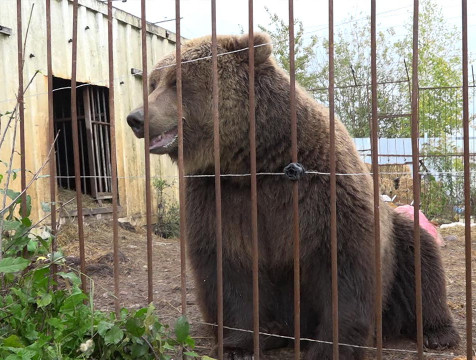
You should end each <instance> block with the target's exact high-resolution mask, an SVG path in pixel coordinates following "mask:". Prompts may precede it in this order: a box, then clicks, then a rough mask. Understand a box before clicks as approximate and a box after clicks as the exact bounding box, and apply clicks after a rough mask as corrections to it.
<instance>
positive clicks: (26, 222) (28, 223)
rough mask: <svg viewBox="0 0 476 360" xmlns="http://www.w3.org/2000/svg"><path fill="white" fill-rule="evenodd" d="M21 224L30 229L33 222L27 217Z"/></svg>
mask: <svg viewBox="0 0 476 360" xmlns="http://www.w3.org/2000/svg"><path fill="white" fill-rule="evenodd" d="M21 223H22V224H23V226H25V227H30V226H31V220H30V219H29V218H27V217H24V218H23V219H21Z"/></svg>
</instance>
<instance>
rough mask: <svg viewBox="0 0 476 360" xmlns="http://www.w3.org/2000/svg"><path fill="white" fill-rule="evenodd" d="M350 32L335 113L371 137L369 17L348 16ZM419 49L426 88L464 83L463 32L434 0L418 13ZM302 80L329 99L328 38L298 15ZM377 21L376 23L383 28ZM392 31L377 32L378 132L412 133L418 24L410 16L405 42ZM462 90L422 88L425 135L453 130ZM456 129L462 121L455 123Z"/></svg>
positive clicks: (280, 55) (281, 45)
mask: <svg viewBox="0 0 476 360" xmlns="http://www.w3.org/2000/svg"><path fill="white" fill-rule="evenodd" d="M266 10H267V12H268V14H269V16H270V24H269V28H268V29H267V28H265V27H263V26H261V27H260V29H261V30H263V31H266V32H268V33H269V34H270V35H271V37H272V39H273V43H274V44H275V48H274V53H275V57H276V59H277V61H278V63H279V64H280V65H281V66H282V67H283V68H284V69H286V70H288V71H289V51H288V45H287V44H288V36H289V35H288V31H289V27H288V26H287V23H286V22H284V21H283V20H282V19H280V18H279V17H278V16H277V15H276V14H272V13H271V12H270V11H269V9H266ZM349 22H350V23H352V26H351V27H349V30H347V31H344V30H340V31H338V32H336V34H335V42H334V49H335V50H334V51H335V56H334V58H335V85H336V90H335V107H336V113H337V115H338V116H339V117H340V119H341V120H342V121H343V122H344V124H345V125H346V126H347V128H348V129H349V131H350V133H351V135H352V136H353V137H369V136H370V120H371V87H370V83H371V67H370V64H371V61H370V60H371V59H370V19H369V18H367V19H366V20H365V21H359V20H357V19H355V18H354V17H352V16H351V17H350V19H349V20H347V21H346V23H349ZM419 22H420V50H419V78H420V86H421V87H430V86H431V87H448V86H460V85H461V81H460V78H461V76H460V74H461V66H460V64H461V61H460V60H461V59H460V55H459V53H458V52H455V51H457V49H455V44H458V43H459V40H460V37H459V34H458V32H457V31H456V29H455V28H454V27H453V28H451V27H448V26H447V25H446V21H445V18H444V16H443V14H442V11H441V8H439V6H438V5H436V4H435V3H434V1H433V0H422V2H421V11H420V15H419ZM296 25H297V26H298V31H297V36H296V79H297V81H298V82H299V83H300V84H301V85H302V86H303V87H304V88H306V89H307V90H308V91H310V92H311V93H313V95H314V97H315V98H316V99H317V100H319V101H321V102H323V103H324V104H328V91H327V87H328V76H329V75H328V74H329V67H328V61H327V57H326V56H324V57H323V58H322V59H319V58H318V56H317V54H324V55H328V48H329V43H328V40H327V39H325V38H323V39H320V41H318V38H317V36H311V37H310V39H309V40H308V41H306V39H305V38H304V35H305V31H304V27H303V24H302V22H300V21H299V20H296ZM378 27H379V26H377V28H378ZM395 34H396V32H395V30H394V29H393V28H389V29H387V30H385V31H380V32H378V34H377V82H378V83H379V85H378V112H379V137H387V138H394V137H410V130H411V126H410V116H409V115H408V114H409V113H410V112H411V110H410V109H411V88H410V85H411V79H410V77H411V74H412V72H411V70H412V69H411V62H412V41H413V37H412V36H413V29H412V18H411V17H409V18H408V20H407V23H406V24H405V26H404V34H403V35H404V36H403V39H402V40H399V41H395V40H393V41H392V39H394V38H395V36H394V35H395ZM461 111H462V108H461V91H460V89H457V88H455V89H435V90H429V89H428V90H423V89H422V90H421V91H420V132H421V133H422V134H426V135H427V136H430V137H437V136H439V135H440V134H441V133H442V132H445V133H450V132H451V131H454V128H455V125H456V124H457V120H458V119H460V117H461V116H460V115H461ZM456 127H458V126H456Z"/></svg>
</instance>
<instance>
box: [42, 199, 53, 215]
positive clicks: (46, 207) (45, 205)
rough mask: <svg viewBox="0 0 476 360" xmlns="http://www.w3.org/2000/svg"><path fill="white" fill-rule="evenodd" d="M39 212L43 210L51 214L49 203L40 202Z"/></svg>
mask: <svg viewBox="0 0 476 360" xmlns="http://www.w3.org/2000/svg"><path fill="white" fill-rule="evenodd" d="M41 210H43V211H44V212H47V213H48V212H51V203H49V202H43V201H42V202H41Z"/></svg>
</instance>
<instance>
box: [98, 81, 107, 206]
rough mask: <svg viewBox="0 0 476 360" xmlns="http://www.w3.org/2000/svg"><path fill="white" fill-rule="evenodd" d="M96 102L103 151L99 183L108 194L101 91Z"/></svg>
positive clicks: (101, 153)
mask: <svg viewBox="0 0 476 360" xmlns="http://www.w3.org/2000/svg"><path fill="white" fill-rule="evenodd" d="M96 100H97V104H98V114H97V115H98V117H97V119H96V121H97V123H96V130H97V132H98V137H99V148H100V149H101V152H100V153H99V154H98V155H99V157H100V159H101V161H100V163H99V165H98V166H100V172H99V173H100V175H101V178H100V179H99V181H100V182H101V184H102V186H103V192H104V193H106V192H107V179H106V159H105V157H106V150H105V149H104V134H103V131H102V129H103V127H104V125H103V124H102V122H101V119H102V114H103V111H105V109H101V99H100V97H99V89H97V90H96ZM104 193H103V194H102V196H103V197H104Z"/></svg>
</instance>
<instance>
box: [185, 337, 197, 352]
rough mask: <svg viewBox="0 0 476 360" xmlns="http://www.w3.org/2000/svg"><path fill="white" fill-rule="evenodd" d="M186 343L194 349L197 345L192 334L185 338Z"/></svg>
mask: <svg viewBox="0 0 476 360" xmlns="http://www.w3.org/2000/svg"><path fill="white" fill-rule="evenodd" d="M185 344H186V345H188V346H190V347H191V348H192V349H193V348H194V347H195V340H193V339H192V338H191V337H190V335H189V336H187V338H186V339H185Z"/></svg>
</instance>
